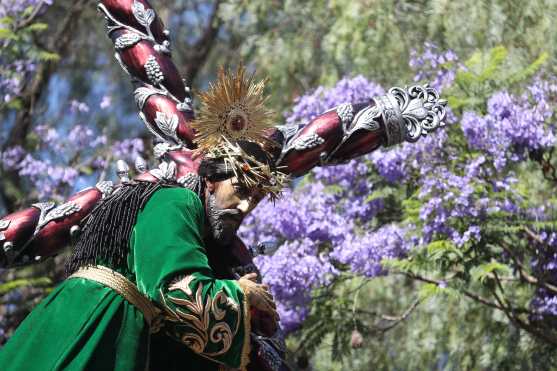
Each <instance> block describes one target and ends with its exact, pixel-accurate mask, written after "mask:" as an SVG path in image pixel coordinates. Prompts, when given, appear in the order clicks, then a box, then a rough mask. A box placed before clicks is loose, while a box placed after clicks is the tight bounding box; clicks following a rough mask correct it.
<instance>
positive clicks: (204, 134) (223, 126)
mask: <svg viewBox="0 0 557 371" xmlns="http://www.w3.org/2000/svg"><path fill="white" fill-rule="evenodd" d="M264 88H265V80H261V81H259V82H255V81H254V76H253V74H247V72H246V69H245V67H244V66H242V65H240V66H239V67H238V69H237V70H236V73H234V74H233V73H231V72H230V71H225V69H224V68H222V67H221V69H220V70H219V74H218V79H217V81H216V82H215V83H211V84H210V85H209V90H208V91H207V92H205V93H201V94H199V100H200V102H201V109H200V111H199V115H198V117H199V118H198V119H197V120H195V122H194V123H193V124H192V126H193V128H194V129H195V130H196V131H197V134H196V138H195V142H196V144H197V145H198V148H199V150H200V151H201V152H205V153H206V152H208V151H210V150H211V149H213V148H215V147H218V146H219V145H223V144H226V143H227V142H233V143H234V142H237V141H250V142H257V143H264V142H266V141H267V138H266V137H265V136H264V130H265V129H267V128H269V127H271V126H272V118H273V112H272V111H270V110H268V109H267V108H266V107H265V104H266V101H267V97H266V96H265V95H264V92H263V90H264Z"/></svg>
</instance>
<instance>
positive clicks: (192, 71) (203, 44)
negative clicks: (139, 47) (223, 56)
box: [180, 0, 222, 86]
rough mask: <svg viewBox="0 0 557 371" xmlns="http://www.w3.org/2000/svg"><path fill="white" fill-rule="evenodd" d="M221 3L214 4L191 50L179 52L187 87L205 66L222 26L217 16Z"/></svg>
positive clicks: (219, 0)
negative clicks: (201, 32)
mask: <svg viewBox="0 0 557 371" xmlns="http://www.w3.org/2000/svg"><path fill="white" fill-rule="evenodd" d="M221 3H222V0H217V1H215V2H214V4H213V9H212V11H211V15H210V16H209V20H208V21H207V24H206V26H205V29H204V31H203V34H202V35H201V36H200V37H199V39H198V40H197V41H196V42H195V43H194V44H193V46H192V47H191V49H189V50H182V51H181V52H180V56H181V57H182V60H183V61H185V62H184V66H183V71H184V75H185V79H186V83H187V85H190V86H191V84H192V83H193V81H194V80H195V77H196V76H197V74H198V73H199V71H200V70H201V68H202V67H203V65H205V61H206V60H207V57H208V56H209V53H210V52H211V50H212V49H213V46H214V44H215V40H216V38H217V36H218V34H219V30H220V27H221V25H222V21H221V19H220V18H219V16H218V13H219V7H220V4H221Z"/></svg>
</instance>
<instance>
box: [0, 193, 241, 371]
mask: <svg viewBox="0 0 557 371" xmlns="http://www.w3.org/2000/svg"><path fill="white" fill-rule="evenodd" d="M203 222H204V208H203V206H202V204H201V201H200V200H199V198H198V197H197V195H195V194H194V193H193V192H191V191H189V190H187V189H183V188H162V189H160V190H158V191H156V192H155V193H154V194H153V196H152V197H151V199H150V200H149V201H148V202H147V204H146V206H145V208H144V209H143V210H142V211H141V212H140V214H139V215H138V218H137V222H136V224H135V226H134V229H133V232H132V235H131V241H130V252H129V255H128V264H127V267H126V268H125V269H119V272H120V273H122V274H124V275H125V276H126V277H127V278H128V279H130V280H131V281H132V282H134V283H136V285H137V287H138V288H139V290H140V291H141V292H142V293H143V294H145V295H146V296H147V297H149V299H151V301H153V302H154V303H156V304H157V306H158V307H160V308H161V309H162V310H163V313H164V322H163V323H164V327H163V328H162V330H161V331H160V332H159V333H157V334H156V335H153V336H150V334H149V329H148V327H147V325H146V323H145V321H144V318H143V314H142V313H141V312H140V311H139V309H137V308H136V307H134V306H133V305H132V304H130V303H129V302H128V301H126V300H125V299H124V298H123V297H122V296H120V295H119V294H117V293H116V292H115V291H113V290H112V289H110V288H108V287H105V286H103V285H101V284H99V283H96V282H93V281H90V280H86V279H83V278H71V279H68V280H66V281H64V282H63V283H62V284H60V285H59V286H58V287H57V288H56V289H55V290H54V291H53V292H52V293H51V294H50V295H49V296H48V297H47V298H45V299H44V300H43V301H42V302H41V303H40V304H39V305H38V306H37V307H36V308H35V309H34V310H33V312H32V313H31V314H30V315H29V316H28V317H27V318H26V319H25V321H24V322H23V323H22V324H21V325H20V326H19V328H18V329H17V331H16V332H15V334H14V335H13V337H12V338H11V339H10V340H9V341H8V343H7V344H6V345H5V346H4V347H3V349H0V370H4V371H9V370H22V371H32V370H41V371H43V370H122V371H123V370H146V369H150V370H167V369H176V370H178V369H181V370H218V369H219V368H220V369H222V368H225V367H226V368H233V369H236V368H241V367H244V366H245V362H246V360H247V352H248V347H249V318H248V317H249V314H248V308H247V307H246V304H245V302H244V294H243V292H242V290H241V289H240V287H239V285H238V284H237V282H236V281H232V280H217V279H215V278H214V275H213V272H212V270H211V268H210V266H209V262H208V259H207V255H206V253H205V249H204V247H203V240H202V229H203Z"/></svg>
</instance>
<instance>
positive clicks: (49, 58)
mask: <svg viewBox="0 0 557 371" xmlns="http://www.w3.org/2000/svg"><path fill="white" fill-rule="evenodd" d="M38 58H39V59H40V60H41V61H44V62H56V61H58V60H60V56H59V55H58V54H56V53H52V52H47V51H44V50H42V51H40V52H39V54H38Z"/></svg>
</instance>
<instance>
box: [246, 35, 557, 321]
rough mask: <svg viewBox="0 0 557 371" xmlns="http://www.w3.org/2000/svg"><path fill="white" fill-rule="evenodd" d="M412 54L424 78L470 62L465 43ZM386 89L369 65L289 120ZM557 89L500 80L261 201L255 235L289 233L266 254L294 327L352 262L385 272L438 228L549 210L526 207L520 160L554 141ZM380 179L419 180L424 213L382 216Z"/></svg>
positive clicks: (448, 235) (313, 97)
mask: <svg viewBox="0 0 557 371" xmlns="http://www.w3.org/2000/svg"><path fill="white" fill-rule="evenodd" d="M410 64H411V66H412V67H413V68H415V69H417V70H419V71H420V72H419V73H418V74H417V75H416V81H418V80H420V81H421V80H430V81H431V82H432V84H431V85H433V86H434V87H437V88H438V89H442V88H446V87H447V86H449V85H450V84H451V83H452V82H453V81H454V78H455V76H456V73H457V69H458V68H462V66H460V65H459V63H458V58H457V57H456V55H455V54H454V53H452V52H450V51H449V52H442V51H440V50H439V49H438V48H437V47H435V46H434V45H432V44H426V50H425V53H424V54H423V55H420V56H418V54H417V53H413V55H412V60H411V61H410ZM383 93H384V89H383V88H382V87H380V86H379V85H377V84H375V83H373V82H370V81H368V80H366V79H365V78H364V77H362V76H357V77H355V78H344V79H342V80H341V81H339V83H338V84H337V85H336V86H334V87H332V88H324V87H320V88H317V89H316V90H314V91H312V92H310V93H308V94H307V95H304V96H303V97H300V98H299V99H297V100H296V105H295V106H294V108H293V109H292V111H291V112H290V113H289V114H287V115H286V122H287V123H288V124H294V125H299V124H304V123H307V122H309V121H311V120H312V119H314V118H315V117H316V116H318V115H319V114H320V113H322V112H324V111H326V110H328V109H330V108H332V107H334V106H336V105H338V104H340V103H344V102H362V101H368V100H369V99H370V98H372V97H373V96H376V95H379V94H383ZM556 93H557V87H556V84H554V83H552V82H551V81H550V80H542V79H541V78H536V79H534V81H533V83H532V84H531V85H530V86H528V87H527V88H526V92H525V93H524V94H522V95H513V94H511V93H509V92H506V91H500V92H495V93H494V94H493V95H492V96H491V97H490V98H489V99H488V101H487V105H486V112H485V113H478V112H473V111H469V112H465V113H464V114H463V115H462V116H461V117H457V116H456V115H455V114H453V113H452V112H450V111H449V112H448V115H447V116H448V120H447V121H448V124H449V125H448V128H447V130H440V131H438V132H436V133H434V134H433V135H429V136H427V137H425V138H421V139H420V140H419V141H418V142H417V143H405V144H401V145H398V146H396V147H394V148H389V149H383V148H382V149H378V150H376V151H374V152H372V153H371V154H369V155H367V156H364V157H363V158H359V159H356V160H352V161H350V162H349V163H348V164H346V165H337V166H331V167H322V168H316V169H314V170H313V171H312V172H311V173H310V174H309V175H308V176H307V177H306V178H304V179H303V180H301V182H294V183H295V186H294V187H293V188H292V189H291V190H289V191H288V192H287V193H286V194H285V196H284V197H283V198H282V199H279V200H278V201H276V202H275V204H272V203H270V202H264V203H262V204H261V205H260V206H259V207H258V208H257V209H256V210H254V212H253V213H252V214H251V215H250V216H249V217H248V218H247V219H246V220H245V223H244V225H243V227H242V228H241V231H240V233H241V236H242V238H244V239H245V240H246V242H248V244H255V243H258V242H261V241H266V240H276V241H279V243H280V244H281V247H280V248H279V249H278V251H277V252H276V254H275V255H273V256H271V257H267V256H266V257H258V258H257V259H256V262H257V264H258V265H259V267H260V268H261V272H262V274H263V280H264V281H265V282H267V283H268V284H269V285H270V286H271V289H272V291H273V293H274V294H275V296H276V299H277V301H278V303H279V305H278V308H279V312H280V314H281V321H282V324H283V326H284V327H285V329H286V330H287V331H292V330H294V329H296V328H297V327H298V326H299V325H300V324H301V323H302V322H303V320H304V319H305V318H306V316H307V315H308V313H309V310H308V306H309V304H310V303H311V292H312V290H313V289H315V288H319V287H322V286H325V285H327V284H328V283H330V282H331V280H334V279H335V277H337V276H338V275H340V274H342V273H343V272H346V271H348V272H350V273H351V274H358V275H363V276H366V277H374V276H377V275H381V274H384V273H385V269H384V267H383V265H382V261H383V260H384V259H389V258H399V257H403V256H405V255H406V254H407V253H408V251H409V250H410V249H412V248H414V247H416V246H424V245H426V244H428V243H430V242H432V241H436V240H448V241H451V242H452V243H453V244H454V245H455V246H456V247H462V246H464V245H466V244H470V243H478V242H481V241H482V238H484V236H483V234H484V233H487V232H486V231H484V226H485V224H486V223H487V222H488V221H489V220H491V219H493V218H500V217H501V215H509V216H512V215H514V216H517V215H520V216H522V217H524V216H525V215H530V214H533V213H534V214H536V215H540V214H543V212H544V210H542V209H543V208H542V209H540V208H539V207H536V205H529V206H530V208H529V209H524V205H527V204H528V202H526V201H527V200H524V199H522V197H521V195H520V193H519V192H517V191H516V183H517V182H518V180H517V176H516V175H515V173H514V171H515V169H516V167H513V166H514V165H516V164H517V163H519V162H522V161H526V160H527V159H528V156H527V154H528V152H529V151H532V150H539V149H544V148H549V147H551V146H554V145H555V131H556V128H555V126H554V125H553V124H551V121H550V118H551V117H553V114H554V110H553V105H552V104H551V102H552V99H554V97H555V95H556ZM449 131H450V133H451V134H450V135H449ZM377 175H378V176H379V178H380V179H381V181H380V183H381V184H379V185H377V184H376V185H374V184H373V183H372V182H371V181H370V179H372V178H373V179H377ZM375 187H393V188H399V189H400V188H401V187H406V189H413V190H417V191H416V192H415V193H414V196H413V199H414V200H415V204H417V205H419V207H418V210H417V218H416V219H415V221H416V223H415V224H413V225H410V224H407V223H406V224H402V223H400V222H399V223H397V222H392V223H390V224H386V225H378V224H377V223H376V222H375V221H374V220H375V217H376V216H377V215H378V214H379V213H381V212H382V211H384V208H385V204H384V203H385V200H383V199H382V198H381V197H372V196H371V195H372V193H373V192H374V191H376V190H380V188H378V189H376V188H375ZM538 206H539V205H538ZM490 218H491V219H490ZM550 255H551V254H550ZM547 259H548V260H547ZM547 259H546V261H548V262H549V263H544V265H543V269H542V268H540V269H541V270H540V272H541V271H543V272H551V271H552V269H554V268H555V267H556V266H557V256H555V254H553V255H551V256H550V257H549V258H547ZM541 266H542V265H540V267H541ZM533 305H535V306H536V307H537V308H539V311H540V312H544V313H553V311H555V310H556V309H555V308H557V298H555V297H554V296H551V295H549V293H547V292H542V291H539V292H538V296H537V297H536V299H535V300H534V301H533Z"/></svg>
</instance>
